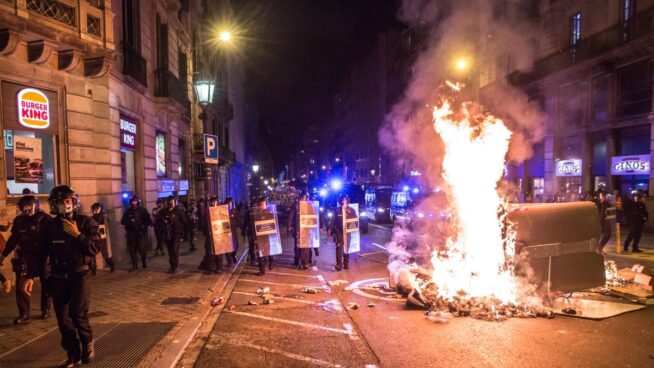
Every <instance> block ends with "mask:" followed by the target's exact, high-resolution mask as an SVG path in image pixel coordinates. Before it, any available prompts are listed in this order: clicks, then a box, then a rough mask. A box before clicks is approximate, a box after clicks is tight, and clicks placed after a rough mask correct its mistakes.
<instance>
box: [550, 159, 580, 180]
mask: <svg viewBox="0 0 654 368" xmlns="http://www.w3.org/2000/svg"><path fill="white" fill-rule="evenodd" d="M556 176H581V160H580V159H572V160H559V161H556Z"/></svg>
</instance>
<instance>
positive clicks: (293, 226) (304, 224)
mask: <svg viewBox="0 0 654 368" xmlns="http://www.w3.org/2000/svg"><path fill="white" fill-rule="evenodd" d="M308 199H309V196H308V194H307V193H306V192H302V193H300V196H299V197H298V202H297V203H296V204H295V205H294V206H293V207H291V211H290V214H289V217H288V228H287V229H288V232H289V233H290V234H291V235H292V236H293V241H294V244H295V248H294V250H295V258H294V263H293V265H294V266H296V267H298V268H299V269H302V270H306V269H307V261H309V263H311V261H310V259H311V258H310V256H311V248H314V247H316V249H317V244H316V243H319V242H320V234H319V229H320V228H319V225H318V212H317V211H316V210H315V208H314V204H313V203H312V202H309V200H308Z"/></svg>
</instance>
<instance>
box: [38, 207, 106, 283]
mask: <svg viewBox="0 0 654 368" xmlns="http://www.w3.org/2000/svg"><path fill="white" fill-rule="evenodd" d="M71 219H72V220H73V221H75V223H76V224H77V228H78V229H79V231H80V233H81V234H80V236H79V237H77V238H75V237H73V236H72V235H70V234H68V233H67V232H65V231H64V225H63V222H62V217H61V216H57V217H55V218H52V219H50V220H48V221H47V222H45V223H44V224H43V225H42V226H41V228H40V229H39V235H38V240H37V247H38V253H39V258H40V263H41V264H42V265H43V264H45V260H46V259H47V258H48V257H49V259H50V265H51V267H52V277H55V278H70V277H73V276H76V275H81V274H84V273H86V272H87V271H89V270H90V264H91V261H92V259H93V258H94V257H95V256H96V255H97V254H98V252H99V250H100V234H99V233H98V223H97V222H95V220H94V219H93V218H92V217H90V216H84V215H80V214H78V213H73V215H72V218H71ZM40 269H43V266H40ZM38 270H39V268H36V269H31V270H28V274H29V275H30V277H34V276H36V275H38Z"/></svg>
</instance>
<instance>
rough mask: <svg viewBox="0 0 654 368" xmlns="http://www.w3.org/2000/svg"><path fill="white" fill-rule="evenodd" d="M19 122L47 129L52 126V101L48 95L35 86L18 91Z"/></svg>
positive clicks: (34, 127) (27, 125) (32, 127)
mask: <svg viewBox="0 0 654 368" xmlns="http://www.w3.org/2000/svg"><path fill="white" fill-rule="evenodd" d="M18 122H19V123H20V125H22V126H24V127H27V128H31V129H46V128H48V127H49V126H50V102H49V101H48V97H47V96H46V95H45V94H44V93H43V92H41V91H39V90H37V89H34V88H25V89H21V90H20V91H19V92H18Z"/></svg>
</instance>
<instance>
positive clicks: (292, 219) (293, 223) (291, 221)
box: [287, 202, 300, 239]
mask: <svg viewBox="0 0 654 368" xmlns="http://www.w3.org/2000/svg"><path fill="white" fill-rule="evenodd" d="M299 207H300V205H299V203H297V202H296V203H294V204H293V205H292V206H291V210H290V211H289V213H288V224H287V228H288V230H289V231H290V232H291V235H293V238H295V239H297V237H298V234H299V231H300V227H299V221H300V219H299V217H300V214H299V212H300V209H299Z"/></svg>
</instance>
